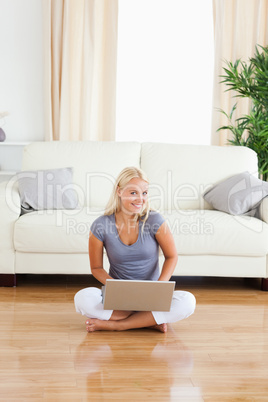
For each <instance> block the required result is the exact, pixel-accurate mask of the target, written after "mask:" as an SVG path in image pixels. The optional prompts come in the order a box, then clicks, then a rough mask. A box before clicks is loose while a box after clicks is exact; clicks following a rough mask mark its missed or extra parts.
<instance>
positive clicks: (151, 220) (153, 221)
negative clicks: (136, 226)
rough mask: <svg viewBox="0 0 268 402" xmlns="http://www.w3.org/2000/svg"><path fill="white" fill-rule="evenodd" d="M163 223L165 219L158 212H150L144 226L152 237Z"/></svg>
mask: <svg viewBox="0 0 268 402" xmlns="http://www.w3.org/2000/svg"><path fill="white" fill-rule="evenodd" d="M164 222H165V218H164V217H163V216H162V215H161V214H159V213H158V212H154V211H151V212H150V215H149V217H148V219H147V221H146V226H147V225H148V229H149V231H150V233H151V235H152V236H155V234H156V233H157V231H158V229H159V228H160V226H161V225H162V224H163V223H164Z"/></svg>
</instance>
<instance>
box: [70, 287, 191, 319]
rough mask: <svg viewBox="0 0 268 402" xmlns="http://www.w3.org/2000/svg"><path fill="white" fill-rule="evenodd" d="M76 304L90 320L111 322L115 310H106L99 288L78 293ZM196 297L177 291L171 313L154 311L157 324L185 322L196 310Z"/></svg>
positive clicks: (79, 311)
mask: <svg viewBox="0 0 268 402" xmlns="http://www.w3.org/2000/svg"><path fill="white" fill-rule="evenodd" d="M74 304H75V309H76V311H77V313H80V314H82V315H85V316H86V317H88V318H98V319H99V320H109V319H110V318H111V315H112V313H113V310H104V309H103V304H102V292H101V290H100V289H98V288H94V287H91V288H85V289H82V290H80V291H79V292H77V293H76V295H75V297H74ZM195 305H196V301H195V297H194V295H193V294H192V293H189V292H185V291H181V290H175V291H174V295H173V299H172V302H171V308H170V311H152V314H153V316H154V319H155V321H156V323H157V324H164V323H170V322H176V321H180V320H183V319H184V318H187V317H189V316H190V315H191V314H193V312H194V310H195Z"/></svg>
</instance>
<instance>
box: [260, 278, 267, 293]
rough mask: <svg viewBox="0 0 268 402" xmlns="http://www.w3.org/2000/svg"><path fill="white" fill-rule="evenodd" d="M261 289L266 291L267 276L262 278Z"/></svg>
mask: <svg viewBox="0 0 268 402" xmlns="http://www.w3.org/2000/svg"><path fill="white" fill-rule="evenodd" d="M261 290H264V291H266V292H268V278H262V281H261Z"/></svg>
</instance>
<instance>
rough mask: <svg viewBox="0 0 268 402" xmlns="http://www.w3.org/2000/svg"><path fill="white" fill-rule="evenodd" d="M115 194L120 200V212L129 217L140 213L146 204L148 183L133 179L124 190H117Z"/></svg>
mask: <svg viewBox="0 0 268 402" xmlns="http://www.w3.org/2000/svg"><path fill="white" fill-rule="evenodd" d="M117 194H118V196H119V197H120V200H121V211H123V212H124V213H127V214H131V215H134V214H136V213H140V212H141V211H142V210H143V208H144V205H145V203H146V202H147V198H148V183H147V182H146V181H144V180H142V179H139V178H137V177H135V178H134V179H131V180H130V181H129V182H128V184H127V185H126V186H125V187H124V188H122V189H119V188H118V189H117Z"/></svg>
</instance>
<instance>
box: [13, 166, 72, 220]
mask: <svg viewBox="0 0 268 402" xmlns="http://www.w3.org/2000/svg"><path fill="white" fill-rule="evenodd" d="M17 178H18V187H19V193H20V200H21V210H22V213H26V212H31V211H34V210H36V211H38V210H43V209H75V208H77V207H78V197H77V194H76V192H75V191H74V188H73V169H72V168H62V169H47V170H38V171H24V172H19V173H17Z"/></svg>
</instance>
